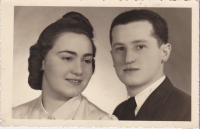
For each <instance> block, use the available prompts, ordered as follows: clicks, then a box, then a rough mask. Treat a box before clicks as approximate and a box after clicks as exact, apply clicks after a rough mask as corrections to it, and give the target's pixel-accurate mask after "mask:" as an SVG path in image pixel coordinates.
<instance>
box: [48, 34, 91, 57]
mask: <svg viewBox="0 0 200 129" xmlns="http://www.w3.org/2000/svg"><path fill="white" fill-rule="evenodd" d="M52 50H53V51H57V52H59V51H71V52H75V53H77V55H79V54H80V55H83V54H86V53H92V43H91V40H90V39H89V38H88V37H87V36H86V35H84V34H77V33H72V32H67V33H63V34H61V35H60V36H59V37H58V38H57V39H56V40H55V42H54V46H53V48H52Z"/></svg>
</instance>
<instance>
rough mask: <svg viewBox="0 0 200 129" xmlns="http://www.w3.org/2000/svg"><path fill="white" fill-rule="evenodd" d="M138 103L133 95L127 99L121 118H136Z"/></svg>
mask: <svg viewBox="0 0 200 129" xmlns="http://www.w3.org/2000/svg"><path fill="white" fill-rule="evenodd" d="M136 106H137V104H136V102H135V98H134V97H131V98H129V99H128V100H127V102H126V104H125V105H124V108H123V111H122V114H121V117H120V118H119V119H120V120H134V118H135V108H136Z"/></svg>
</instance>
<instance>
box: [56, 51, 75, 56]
mask: <svg viewBox="0 0 200 129" xmlns="http://www.w3.org/2000/svg"><path fill="white" fill-rule="evenodd" d="M58 53H69V54H72V55H77V53H76V52H73V51H68V50H65V51H59V52H58Z"/></svg>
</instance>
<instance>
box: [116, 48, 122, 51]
mask: <svg viewBox="0 0 200 129" xmlns="http://www.w3.org/2000/svg"><path fill="white" fill-rule="evenodd" d="M116 50H117V51H123V50H124V48H123V47H118V48H116Z"/></svg>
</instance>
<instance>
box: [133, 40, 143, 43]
mask: <svg viewBox="0 0 200 129" xmlns="http://www.w3.org/2000/svg"><path fill="white" fill-rule="evenodd" d="M144 42H147V40H144V39H138V40H134V41H133V42H132V43H144Z"/></svg>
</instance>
